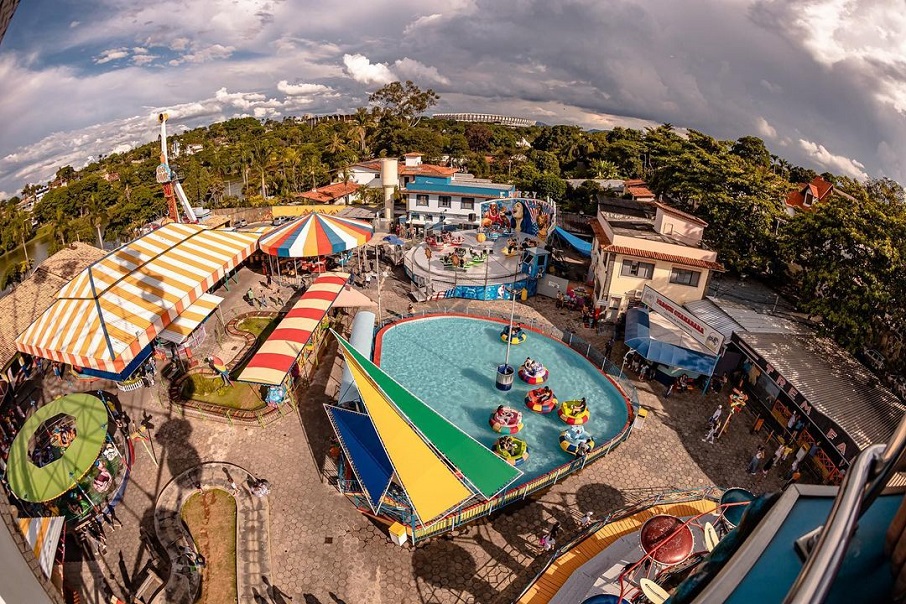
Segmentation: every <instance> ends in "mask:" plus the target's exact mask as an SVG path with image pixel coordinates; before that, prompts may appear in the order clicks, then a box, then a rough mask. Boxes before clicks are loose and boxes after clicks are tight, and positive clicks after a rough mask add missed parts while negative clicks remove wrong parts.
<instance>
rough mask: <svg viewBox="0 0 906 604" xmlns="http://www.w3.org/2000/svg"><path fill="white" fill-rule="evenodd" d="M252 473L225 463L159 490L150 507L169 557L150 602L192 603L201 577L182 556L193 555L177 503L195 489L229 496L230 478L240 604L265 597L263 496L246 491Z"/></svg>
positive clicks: (266, 538) (266, 552) (212, 464)
mask: <svg viewBox="0 0 906 604" xmlns="http://www.w3.org/2000/svg"><path fill="white" fill-rule="evenodd" d="M251 477H252V475H251V474H250V473H249V472H247V471H246V470H244V469H243V468H241V467H239V466H237V465H233V464H230V463H223V462H210V463H204V464H201V465H198V466H195V467H194V468H190V469H188V470H186V471H185V472H183V473H181V474H180V475H179V476H177V477H176V478H174V479H173V480H171V481H170V482H169V483H168V484H167V485H166V486H165V487H164V488H163V490H162V491H161V492H160V495H159V496H158V498H157V505H156V506H155V509H154V529H155V531H156V532H157V539H158V541H160V544H161V545H162V546H163V548H164V549H165V550H166V552H167V554H168V556H169V558H170V577H169V579H168V581H167V584H166V586H165V588H164V589H163V590H161V592H160V593H159V594H158V596H157V597H156V598H155V600H154V602H155V603H159V604H163V603H164V602H166V603H168V604H193V603H194V602H195V600H196V599H197V596H198V593H199V589H200V588H201V574H200V573H199V572H197V571H196V570H195V568H194V567H193V566H192V564H191V563H190V559H189V558H188V557H187V555H186V554H187V552H189V553H191V552H194V546H193V545H192V543H193V542H192V539H191V536H190V535H188V534H187V533H186V530H185V527H184V525H183V523H182V521H181V518H180V512H181V509H182V506H183V504H184V503H185V502H186V501H187V500H188V499H189V498H190V497H191V496H192V495H194V494H196V493H198V492H199V491H206V490H209V489H221V490H223V491H226V492H230V491H231V490H232V489H231V486H230V480H233V481H235V483H236V485H237V486H239V491H238V493H236V494H235V495H234V497H235V498H236V570H237V576H236V587H237V591H238V593H239V602H240V604H245V603H246V602H249V603H251V604H254V603H255V602H257V601H258V599H259V598H260V596H261V595H262V594H264V593H266V590H267V579H266V577H267V576H268V575H269V574H270V566H271V564H270V525H269V522H268V504H267V497H255V496H253V495H252V494H251V493H250V492H249V490H248V480H249V478H251Z"/></svg>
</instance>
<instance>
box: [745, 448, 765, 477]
mask: <svg viewBox="0 0 906 604" xmlns="http://www.w3.org/2000/svg"><path fill="white" fill-rule="evenodd" d="M762 459H764V446H763V445H758V449H757V450H756V451H755V454H754V455H753V456H752V459H750V460H749V465H748V466H747V467H746V472H748V473H749V474H751V475H753V476H754V475H755V473H756V472H757V471H758V465H759V464H760V463H761V460H762Z"/></svg>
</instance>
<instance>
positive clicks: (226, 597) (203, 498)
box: [181, 489, 239, 604]
mask: <svg viewBox="0 0 906 604" xmlns="http://www.w3.org/2000/svg"><path fill="white" fill-rule="evenodd" d="M181 515H182V520H183V522H185V524H186V526H187V527H188V529H189V533H190V534H191V535H192V539H193V541H194V542H195V547H196V548H197V549H198V551H199V552H200V553H201V555H202V556H204V558H205V565H204V567H203V568H202V569H201V595H200V596H199V598H198V600H197V602H198V604H235V602H236V601H237V599H238V597H239V595H238V590H237V587H236V500H235V499H233V497H232V496H231V495H230V494H229V493H227V492H226V491H221V490H220V489H211V490H209V491H202V492H200V493H196V494H195V495H192V496H191V497H190V498H189V499H187V500H186V503H185V504H184V505H183V507H182V512H181Z"/></svg>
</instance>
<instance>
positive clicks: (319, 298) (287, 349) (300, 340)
mask: <svg viewBox="0 0 906 604" xmlns="http://www.w3.org/2000/svg"><path fill="white" fill-rule="evenodd" d="M348 280H349V273H324V274H322V275H321V276H320V277H318V278H317V279H316V280H315V282H314V283H312V284H311V287H309V288H308V289H307V290H305V293H304V294H302V297H301V298H299V301H298V302H296V304H295V305H294V306H293V307H292V310H290V311H289V312H288V313H286V316H285V317H284V318H283V320H282V321H280V324H279V325H277V328H276V329H275V330H274V331H273V332H271V335H270V336H269V337H268V338H267V341H266V342H264V344H262V345H261V348H259V349H258V351H257V352H256V353H255V356H253V357H252V358H251V359H250V360H249V362H248V364H247V365H246V366H245V369H243V370H242V373H241V374H239V377H238V378H237V379H238V380H239V381H240V382H251V383H253V384H271V385H273V386H277V385H280V384H282V383H283V380H284V379H285V378H286V374H287V373H289V370H290V369H292V366H293V363H295V362H296V359H297V358H299V355H301V354H302V350H303V349H304V348H305V345H306V344H308V341H309V340H310V339H311V334H312V333H314V331H315V330H316V329H317V328H318V324H320V323H321V320H322V319H324V316H325V315H327V311H328V310H330V307H331V306H333V303H334V302H335V301H336V299H337V297H338V296H339V295H340V292H341V291H343V288H344V287H345V286H346V283H347V281H348Z"/></svg>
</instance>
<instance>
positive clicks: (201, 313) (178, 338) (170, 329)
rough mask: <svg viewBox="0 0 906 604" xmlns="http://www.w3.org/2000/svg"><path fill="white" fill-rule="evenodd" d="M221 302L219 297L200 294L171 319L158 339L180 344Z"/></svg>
mask: <svg viewBox="0 0 906 604" xmlns="http://www.w3.org/2000/svg"><path fill="white" fill-rule="evenodd" d="M221 302H223V298H221V297H220V296H215V295H214V294H202V295H201V297H200V298H198V299H197V300H195V302H193V303H192V305H191V306H190V307H189V308H187V309H185V310H184V311H182V313H180V315H179V316H178V317H176V318H175V319H173V322H172V323H170V324H169V325H167V327H166V329H164V330H163V331H162V332H160V334H159V335H158V337H159V338H161V339H163V340H166V341H168V342H173V343H174V344H181V343H182V342H183V341H185V339H186V338H188V337H189V335H190V334H191V333H192V332H193V331H195V330H196V329H198V326H199V325H201V324H202V323H204V320H205V319H207V318H208V315H210V314H211V313H212V312H214V311H215V310H216V309H217V307H218V306H219V305H220V303H221Z"/></svg>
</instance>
